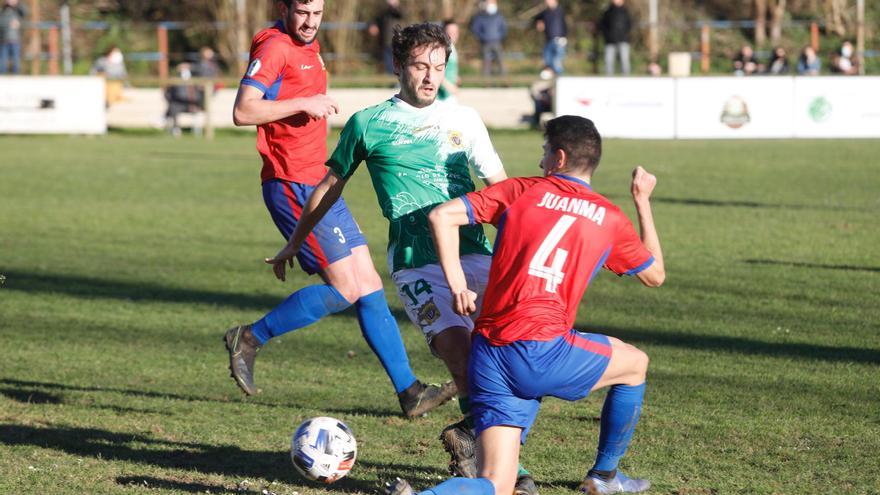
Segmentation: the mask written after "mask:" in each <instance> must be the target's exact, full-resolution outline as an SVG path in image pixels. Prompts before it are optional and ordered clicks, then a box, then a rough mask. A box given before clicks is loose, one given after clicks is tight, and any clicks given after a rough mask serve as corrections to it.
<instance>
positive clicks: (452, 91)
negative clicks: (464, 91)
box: [437, 19, 459, 102]
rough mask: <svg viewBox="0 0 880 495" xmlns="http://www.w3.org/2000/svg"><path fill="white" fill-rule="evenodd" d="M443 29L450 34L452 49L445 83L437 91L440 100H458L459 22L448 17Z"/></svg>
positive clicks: (447, 62)
mask: <svg viewBox="0 0 880 495" xmlns="http://www.w3.org/2000/svg"><path fill="white" fill-rule="evenodd" d="M443 31H445V32H446V36H449V41H451V42H452V43H451V46H450V48H451V51H450V52H449V58H448V59H447V60H446V73H445V78H444V79H443V84H442V85H441V86H440V89H439V90H438V91H437V98H439V99H440V100H446V101H451V102H456V98H455V95H456V94H457V93H458V86H459V77H458V50H456V49H455V44H456V43H458V34H459V30H458V24H457V23H456V22H455V20H454V19H447V20H446V21H444V22H443Z"/></svg>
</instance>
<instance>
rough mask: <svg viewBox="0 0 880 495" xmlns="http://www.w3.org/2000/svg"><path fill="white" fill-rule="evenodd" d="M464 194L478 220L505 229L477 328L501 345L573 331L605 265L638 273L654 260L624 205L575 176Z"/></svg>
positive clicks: (498, 242) (620, 272)
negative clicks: (588, 292) (582, 303)
mask: <svg viewBox="0 0 880 495" xmlns="http://www.w3.org/2000/svg"><path fill="white" fill-rule="evenodd" d="M462 199H464V201H465V205H466V206H467V208H468V216H469V218H470V219H471V221H472V222H473V223H491V224H493V225H495V226H496V227H497V228H498V235H497V238H496V240H495V253H494V255H493V257H492V268H491V270H490V272H489V284H488V287H487V289H486V293H485V294H484V295H483V307H482V309H481V310H480V315H481V316H480V317H479V319H477V323H476V327H475V329H474V331H476V332H478V333H480V334H481V335H483V336H484V337H486V339H487V340H488V341H489V342H490V343H491V344H493V345H506V344H509V343H511V342H514V341H518V340H542V341H547V340H552V339H554V338H556V337H558V336H560V335H562V334H564V333H566V332H568V331H569V330H570V329H571V328H572V326H573V325H574V320H575V315H576V313H577V308H578V304H579V303H580V300H581V298H583V295H584V291H586V290H587V285H588V284H589V283H590V281H591V280H592V279H593V277H594V276H595V275H596V273H597V272H598V271H599V269H600V268H602V267H603V266H604V267H605V268H607V269H609V270H611V271H613V272H614V273H616V274H618V275H635V274H636V273H639V272H640V271H642V270H644V269H645V268H647V267H648V266H650V265H651V263H653V261H654V257H653V256H651V253H650V252H649V251H648V250H647V249H646V248H645V246H644V245H643V244H642V241H641V239H640V238H639V236H638V234H637V233H636V231H635V229H634V228H633V225H632V223H631V222H630V221H629V218H627V216H626V215H625V214H624V213H623V212H622V211H620V208H618V207H617V206H615V205H614V204H613V203H612V202H611V201H609V200H608V199H606V198H605V197H604V196H602V195H600V194H597V193H595V192H593V190H592V189H591V188H590V185H589V184H587V183H586V182H583V181H581V180H579V179H576V178H573V177H567V176H564V175H553V176H550V177H546V178H544V177H528V178H513V179H507V180H505V181H503V182H501V183H498V184H495V185H493V186H490V187H487V188H485V189H483V190H481V191H478V192H473V193H469V194H467V195H466V196H463V197H462Z"/></svg>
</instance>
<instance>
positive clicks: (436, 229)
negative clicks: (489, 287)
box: [428, 198, 477, 316]
mask: <svg viewBox="0 0 880 495" xmlns="http://www.w3.org/2000/svg"><path fill="white" fill-rule="evenodd" d="M428 223H429V224H430V226H431V232H432V234H433V235H434V246H436V248H437V257H438V259H439V260H440V266H441V267H442V268H443V274H444V275H445V276H446V283H447V284H448V285H449V291H450V292H451V293H452V305H453V310H454V311H455V312H456V313H458V314H460V315H465V316H466V315H469V314H471V313H473V312H474V311H476V310H477V305H476V301H477V294H476V293H475V292H474V291H472V290H470V289H468V287H467V280H466V279H465V275H464V270H463V269H462V267H461V259H460V258H459V251H458V246H459V238H458V228H459V227H461V226H462V225H468V224H469V223H470V221H469V219H468V213H467V207H466V206H465V203H464V201H463V200H462V199H461V198H456V199H452V200H449V201H447V202H445V203H443V204H441V205H439V206H437V207H436V208H434V209H433V210H431V213H429V214H428Z"/></svg>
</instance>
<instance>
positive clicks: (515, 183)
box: [461, 178, 535, 226]
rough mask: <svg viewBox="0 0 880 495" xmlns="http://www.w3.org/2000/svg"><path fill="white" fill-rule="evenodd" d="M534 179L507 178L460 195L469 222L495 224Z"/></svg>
mask: <svg viewBox="0 0 880 495" xmlns="http://www.w3.org/2000/svg"><path fill="white" fill-rule="evenodd" d="M534 180H535V179H534V178H513V179H507V180H505V181H502V182H499V183H497V184H493V185H491V186H489V187H486V188H485V189H482V190H480V191H477V192H472V193H468V194H466V195H464V196H462V197H461V199H462V200H463V201H464V204H465V207H466V208H467V210H468V219H470V221H471V224H472V225H473V224H477V223H491V224H492V225H495V226H497V225H498V222H500V221H501V216H502V215H504V212H505V211H507V208H508V207H510V205H511V204H513V202H514V201H516V200H517V198H519V197H520V196H521V195H522V194H523V193H524V192H525V191H526V190H527V189H528V188H529V187H531V185H532V184H533V183H534Z"/></svg>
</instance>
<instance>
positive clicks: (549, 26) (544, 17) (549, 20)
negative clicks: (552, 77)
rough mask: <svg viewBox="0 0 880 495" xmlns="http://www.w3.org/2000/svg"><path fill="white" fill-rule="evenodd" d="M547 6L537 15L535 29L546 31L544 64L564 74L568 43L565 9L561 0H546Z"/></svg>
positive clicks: (557, 72)
mask: <svg viewBox="0 0 880 495" xmlns="http://www.w3.org/2000/svg"><path fill="white" fill-rule="evenodd" d="M544 4H545V5H547V8H546V9H544V10H542V11H541V12H540V13H539V14H538V15H536V16H535V18H534V22H535V29H537V30H538V31H540V32H542V33H544V66H545V67H550V68H551V69H553V72H555V73H556V74H557V75H558V74H562V69H563V67H562V62H563V60H564V59H565V46H566V45H567V44H568V39H567V38H566V36H567V35H568V27H567V26H566V25H565V11H564V10H563V9H562V7H561V6H560V5H559V0H544Z"/></svg>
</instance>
